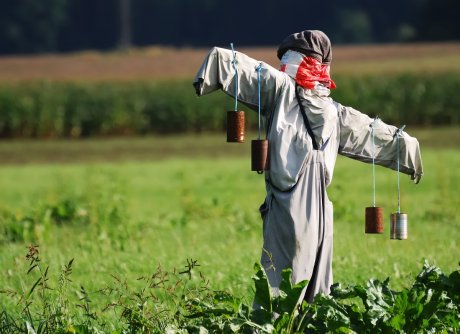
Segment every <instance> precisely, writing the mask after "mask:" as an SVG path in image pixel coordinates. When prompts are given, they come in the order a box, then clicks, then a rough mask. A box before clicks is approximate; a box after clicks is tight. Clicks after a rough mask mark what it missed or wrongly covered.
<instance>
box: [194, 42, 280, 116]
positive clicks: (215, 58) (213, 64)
mask: <svg viewBox="0 0 460 334" xmlns="http://www.w3.org/2000/svg"><path fill="white" fill-rule="evenodd" d="M235 59H236V66H237V70H238V100H239V101H241V102H242V103H244V104H245V105H247V106H249V107H251V108H253V109H256V108H257V106H258V74H257V67H258V66H259V65H260V64H262V67H261V70H260V87H261V102H260V104H261V111H262V112H263V113H265V112H266V111H267V109H269V108H270V107H272V106H273V105H274V101H275V99H276V96H277V92H279V91H280V88H281V86H282V85H283V84H284V82H285V80H286V78H285V76H284V75H283V73H281V72H279V71H278V70H276V69H275V68H273V67H272V66H270V65H268V64H266V63H263V62H259V61H256V60H255V59H252V58H250V57H248V56H246V55H245V54H243V53H241V52H235ZM232 61H233V53H232V50H227V49H222V48H218V47H214V48H213V49H211V51H210V52H209V54H208V55H207V57H206V58H205V59H204V61H203V64H202V65H201V67H200V69H199V70H198V73H197V75H196V77H195V79H194V81H193V85H194V87H195V90H196V93H197V95H198V96H201V95H205V94H208V93H211V92H214V91H215V90H217V89H222V90H223V91H224V92H225V93H227V94H228V95H230V96H233V97H235V94H236V89H235V81H234V80H235V69H234V67H233V63H232Z"/></svg>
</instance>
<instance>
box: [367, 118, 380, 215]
mask: <svg viewBox="0 0 460 334" xmlns="http://www.w3.org/2000/svg"><path fill="white" fill-rule="evenodd" d="M378 120H379V118H378V116H376V117H375V118H374V121H373V122H372V123H371V124H370V125H369V126H370V127H371V137H372V151H371V155H372V187H373V199H374V208H375V141H374V138H375V136H374V125H375V123H377V121H378Z"/></svg>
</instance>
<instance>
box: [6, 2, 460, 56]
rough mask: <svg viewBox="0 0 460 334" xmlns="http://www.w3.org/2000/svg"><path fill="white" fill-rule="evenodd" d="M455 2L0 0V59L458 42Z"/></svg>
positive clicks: (457, 6)
mask: <svg viewBox="0 0 460 334" xmlns="http://www.w3.org/2000/svg"><path fill="white" fill-rule="evenodd" d="M458 12H460V1H457V0H405V1H400V0H387V1H379V0H341V1H339V0H331V1H327V2H317V1H315V2H313V1H305V0H284V1H276V0H265V1H263V2H251V1H243V0H234V1H224V0H167V1H164V0H163V1H158V0H157V1H155V0H13V1H12V0H0V54H18V53H40V52H68V51H75V50H84V49H95V50H110V49H114V48H117V47H128V46H145V45H152V44H161V45H171V46H211V45H219V44H227V43H229V42H230V41H233V42H235V43H236V44H237V45H240V46H241V45H276V44H278V43H279V42H280V41H281V40H282V39H283V38H284V37H285V36H287V35H288V34H290V33H292V32H296V31H301V30H304V29H321V30H323V31H325V32H326V33H327V34H328V35H329V36H330V37H331V40H332V42H333V43H336V44H340V43H381V42H407V41H447V40H459V39H460V25H459V24H458V23H457V21H458V19H457V17H456V15H457V13H458Z"/></svg>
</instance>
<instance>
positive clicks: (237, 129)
mask: <svg viewBox="0 0 460 334" xmlns="http://www.w3.org/2000/svg"><path fill="white" fill-rule="evenodd" d="M227 142H229V143H243V142H244V111H227Z"/></svg>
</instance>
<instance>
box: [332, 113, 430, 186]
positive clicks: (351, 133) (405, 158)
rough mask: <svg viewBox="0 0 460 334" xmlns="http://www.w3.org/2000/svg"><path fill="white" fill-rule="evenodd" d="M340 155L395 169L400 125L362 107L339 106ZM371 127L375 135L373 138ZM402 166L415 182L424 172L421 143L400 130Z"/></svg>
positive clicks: (403, 170) (400, 161)
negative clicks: (359, 109) (361, 110)
mask: <svg viewBox="0 0 460 334" xmlns="http://www.w3.org/2000/svg"><path fill="white" fill-rule="evenodd" d="M339 117H340V146H339V153H340V154H341V155H344V156H347V157H350V158H353V159H357V160H360V161H363V162H367V163H370V162H372V157H373V156H374V159H375V163H376V164H378V165H381V166H384V167H388V168H391V169H393V170H397V169H398V142H397V135H396V132H397V131H398V129H397V128H396V127H394V126H392V125H387V124H385V123H384V122H382V121H381V120H377V121H375V122H374V119H372V118H370V117H369V116H367V115H365V114H362V113H360V112H359V111H357V110H355V109H353V108H350V107H344V106H340V108H339ZM372 130H373V137H374V138H372ZM399 170H400V171H401V172H402V173H405V174H408V175H410V176H411V179H412V180H414V182H415V183H418V182H419V181H420V178H421V177H422V175H423V166H422V159H421V156H420V147H419V143H418V141H417V139H416V138H414V137H411V136H409V135H408V134H407V133H406V132H404V131H401V133H400V135H399Z"/></svg>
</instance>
